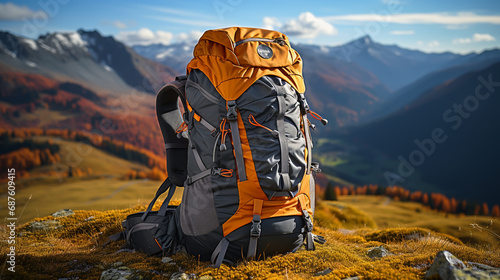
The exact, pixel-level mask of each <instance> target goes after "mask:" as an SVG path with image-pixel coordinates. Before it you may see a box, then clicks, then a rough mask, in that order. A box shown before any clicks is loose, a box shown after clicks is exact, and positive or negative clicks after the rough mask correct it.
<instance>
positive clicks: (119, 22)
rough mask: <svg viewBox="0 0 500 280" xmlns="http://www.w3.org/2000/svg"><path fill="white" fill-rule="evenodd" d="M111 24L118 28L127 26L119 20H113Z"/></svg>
mask: <svg viewBox="0 0 500 280" xmlns="http://www.w3.org/2000/svg"><path fill="white" fill-rule="evenodd" d="M113 26H114V27H116V28H120V29H124V28H127V25H126V24H125V23H123V22H121V21H119V20H117V21H115V22H113Z"/></svg>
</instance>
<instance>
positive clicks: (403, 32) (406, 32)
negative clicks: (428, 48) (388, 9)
mask: <svg viewBox="0 0 500 280" xmlns="http://www.w3.org/2000/svg"><path fill="white" fill-rule="evenodd" d="M391 34H392V35H413V34H415V31H413V30H393V31H391Z"/></svg>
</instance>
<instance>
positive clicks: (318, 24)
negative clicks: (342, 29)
mask: <svg viewBox="0 0 500 280" xmlns="http://www.w3.org/2000/svg"><path fill="white" fill-rule="evenodd" d="M267 21H268V23H271V21H270V20H269V19H267ZM264 23H266V22H264ZM280 29H281V31H282V32H283V33H285V34H286V35H288V36H297V37H302V38H315V37H316V36H318V35H320V34H326V35H335V34H337V33H338V31H337V29H336V28H335V27H333V25H331V24H330V23H328V22H326V21H325V20H323V19H321V18H318V17H316V16H314V15H313V14H312V13H311V12H304V13H302V14H300V15H299V17H298V18H297V19H292V20H290V21H288V22H286V23H285V24H283V26H282V27H281V28H280Z"/></svg>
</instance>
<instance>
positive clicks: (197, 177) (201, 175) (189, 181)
mask: <svg viewBox="0 0 500 280" xmlns="http://www.w3.org/2000/svg"><path fill="white" fill-rule="evenodd" d="M210 174H212V169H207V170H204V171H202V172H200V173H198V174H196V175H193V176H191V177H188V178H187V184H188V185H191V184H192V183H194V182H196V181H198V180H200V179H203V178H205V177H206V176H208V175H210Z"/></svg>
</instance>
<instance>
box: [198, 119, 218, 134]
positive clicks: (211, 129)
mask: <svg viewBox="0 0 500 280" xmlns="http://www.w3.org/2000/svg"><path fill="white" fill-rule="evenodd" d="M199 123H201V124H202V125H203V126H204V127H206V128H207V129H208V130H210V132H213V131H214V130H216V128H215V127H214V126H213V125H211V124H210V123H209V122H207V120H205V119H204V118H202V117H200V121H199Z"/></svg>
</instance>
